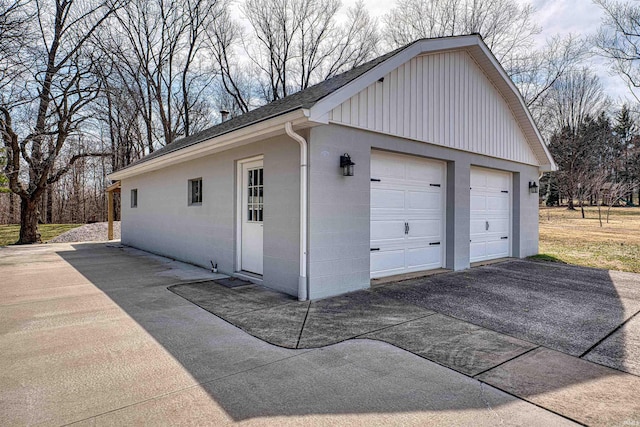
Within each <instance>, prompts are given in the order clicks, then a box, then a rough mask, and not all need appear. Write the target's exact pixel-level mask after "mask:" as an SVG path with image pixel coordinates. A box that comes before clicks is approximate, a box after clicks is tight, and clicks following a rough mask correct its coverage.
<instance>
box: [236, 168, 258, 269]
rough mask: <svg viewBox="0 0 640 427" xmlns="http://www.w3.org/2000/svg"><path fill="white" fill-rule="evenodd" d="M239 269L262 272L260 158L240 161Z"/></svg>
mask: <svg viewBox="0 0 640 427" xmlns="http://www.w3.org/2000/svg"><path fill="white" fill-rule="evenodd" d="M241 185H242V188H241V200H242V214H241V230H240V233H241V256H240V269H241V270H243V271H248V272H250V273H255V274H260V275H261V274H262V262H263V261H262V259H263V257H262V242H263V227H262V225H263V220H264V167H263V163H262V160H256V161H251V162H246V163H242V180H241Z"/></svg>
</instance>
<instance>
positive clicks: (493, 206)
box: [486, 195, 509, 214]
mask: <svg viewBox="0 0 640 427" xmlns="http://www.w3.org/2000/svg"><path fill="white" fill-rule="evenodd" d="M486 205H487V211H488V212H490V213H492V212H501V213H503V214H504V212H508V211H509V197H503V196H491V195H489V196H487V204H486Z"/></svg>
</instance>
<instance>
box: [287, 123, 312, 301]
mask: <svg viewBox="0 0 640 427" xmlns="http://www.w3.org/2000/svg"><path fill="white" fill-rule="evenodd" d="M284 131H285V132H286V133H287V135H289V136H290V137H291V138H292V139H294V140H296V141H297V142H298V144H300V275H299V276H298V299H299V300H300V301H306V300H307V299H308V297H309V284H308V281H307V140H306V139H304V138H303V137H302V136H300V135H299V134H297V133H295V132H294V130H293V126H292V125H291V122H286V123H285V124H284Z"/></svg>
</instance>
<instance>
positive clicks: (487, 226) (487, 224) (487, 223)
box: [484, 221, 489, 231]
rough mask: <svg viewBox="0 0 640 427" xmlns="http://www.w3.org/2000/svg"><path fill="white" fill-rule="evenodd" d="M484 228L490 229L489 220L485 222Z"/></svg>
mask: <svg viewBox="0 0 640 427" xmlns="http://www.w3.org/2000/svg"><path fill="white" fill-rule="evenodd" d="M484 229H485V230H487V231H488V230H489V221H485V222H484Z"/></svg>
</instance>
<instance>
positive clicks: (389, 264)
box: [371, 249, 405, 273]
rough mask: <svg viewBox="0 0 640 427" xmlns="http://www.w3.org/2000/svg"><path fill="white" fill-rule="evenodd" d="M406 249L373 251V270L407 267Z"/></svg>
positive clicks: (392, 269) (394, 269)
mask: <svg viewBox="0 0 640 427" xmlns="http://www.w3.org/2000/svg"><path fill="white" fill-rule="evenodd" d="M404 252H405V250H404V249H396V250H382V249H381V250H379V251H375V252H371V271H375V272H379V273H383V272H387V273H388V272H394V271H403V270H404V269H405V256H404Z"/></svg>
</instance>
